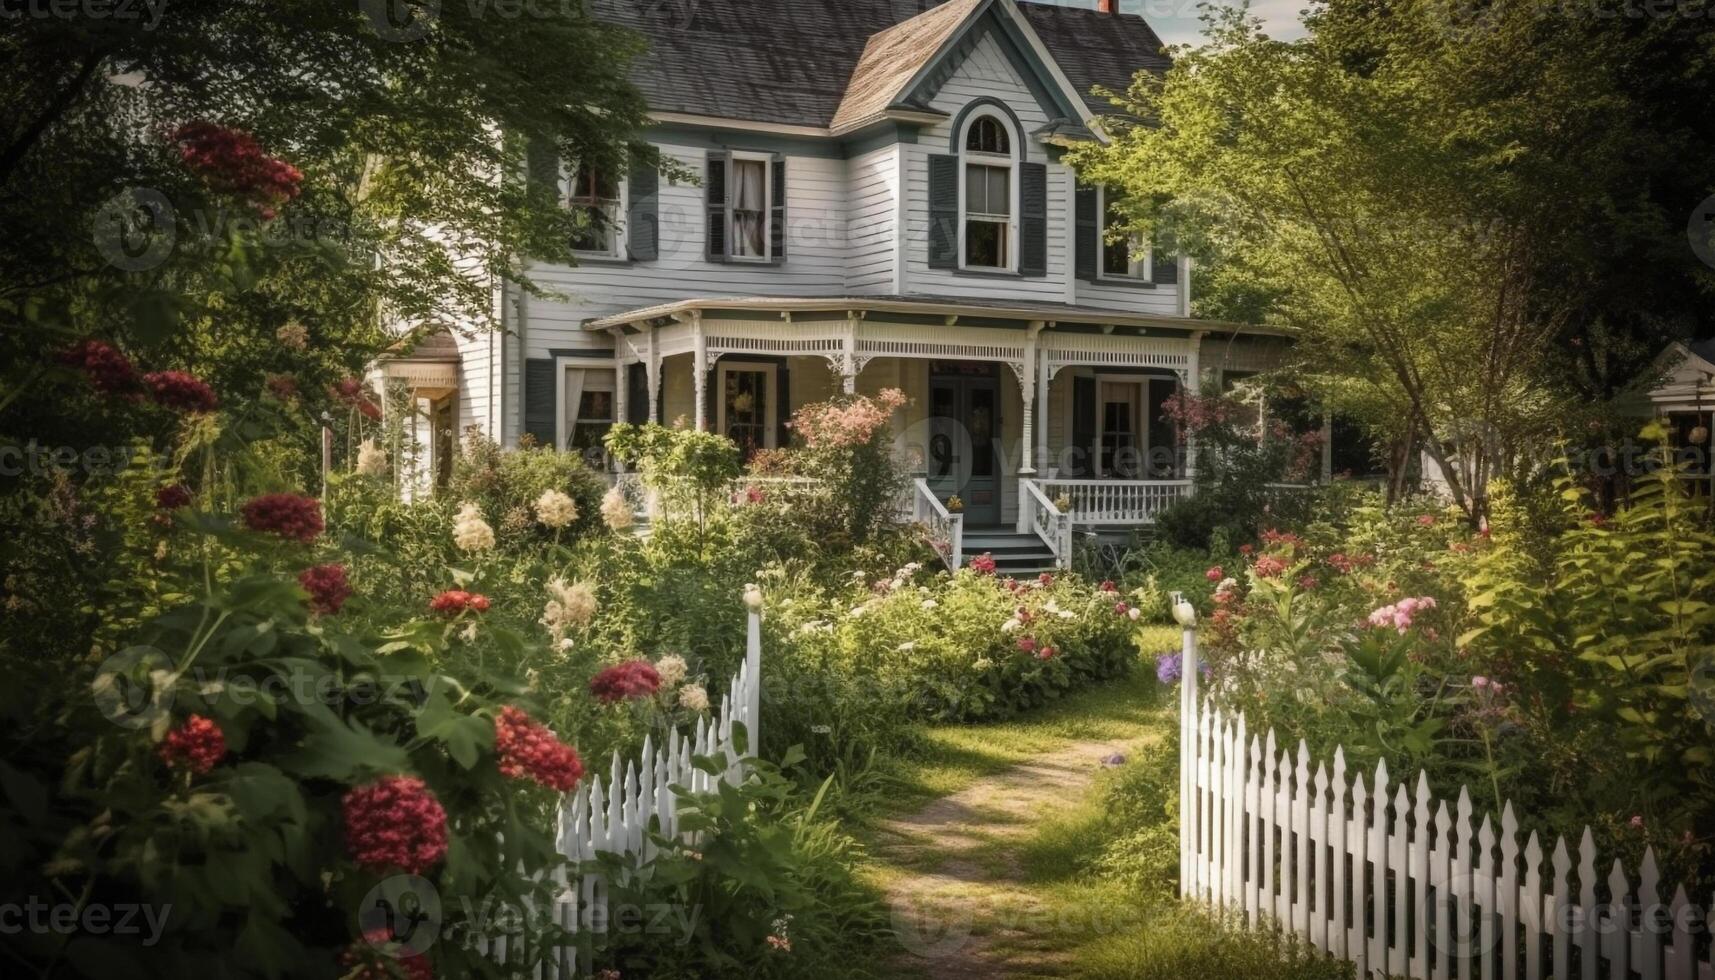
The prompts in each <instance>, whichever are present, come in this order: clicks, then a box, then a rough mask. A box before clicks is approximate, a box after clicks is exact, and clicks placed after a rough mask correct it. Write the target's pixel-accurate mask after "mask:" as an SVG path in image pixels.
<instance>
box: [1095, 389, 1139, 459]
mask: <svg viewBox="0 0 1715 980" xmlns="http://www.w3.org/2000/svg"><path fill="white" fill-rule="evenodd" d="M1149 380H1150V379H1149V376H1148V375H1138V374H1097V375H1096V459H1095V463H1096V467H1097V468H1099V467H1100V466H1101V463H1102V442H1103V440H1104V439H1105V438H1106V436H1107V429H1108V413H1107V411H1106V403H1105V402H1104V401H1103V400H1102V385H1105V384H1113V385H1130V386H1132V387H1133V388H1136V389H1137V393H1136V395H1134V396H1133V397H1134V398H1136V401H1134V402H1133V403H1132V408H1133V410H1134V411H1135V412H1136V413H1137V417H1136V419H1134V421H1135V423H1136V424H1135V425H1134V426H1133V428H1132V433H1131V434H1132V436H1133V437H1134V438H1136V439H1137V445H1136V447H1135V448H1136V450H1137V452H1138V453H1139V457H1140V458H1139V460H1138V463H1139V465H1141V466H1143V469H1144V470H1145V471H1147V470H1148V466H1147V465H1144V464H1147V463H1148V462H1149ZM1100 475H1101V478H1102V479H1104V480H1111V479H1118V477H1116V476H1114V475H1113V474H1111V473H1102V474H1100ZM1147 477H1148V474H1147V472H1144V473H1140V475H1139V476H1138V477H1137V479H1139V480H1142V479H1147Z"/></svg>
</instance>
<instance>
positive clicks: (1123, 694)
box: [878, 626, 1179, 817]
mask: <svg viewBox="0 0 1715 980" xmlns="http://www.w3.org/2000/svg"><path fill="white" fill-rule="evenodd" d="M1137 646H1138V650H1139V651H1140V654H1139V657H1140V661H1139V666H1138V669H1136V670H1134V671H1132V673H1131V674H1130V676H1128V677H1125V678H1123V679H1121V680H1118V681H1115V682H1113V683H1111V684H1103V685H1100V686H1097V687H1092V688H1085V689H1084V690H1081V691H1076V692H1073V693H1071V694H1068V695H1067V696H1066V697H1064V698H1062V699H1061V700H1059V701H1056V702H1054V703H1052V704H1050V705H1048V706H1046V707H1044V708H1041V709H1039V710H1036V711H1033V712H1031V713H1029V714H1027V715H1023V716H1020V717H1018V718H1009V719H1007V720H1005V721H996V722H985V723H980V724H974V725H936V726H926V727H925V728H924V729H923V730H922V733H921V734H922V738H921V744H922V746H923V748H922V750H921V751H920V752H919V753H917V754H916V755H915V756H914V757H912V758H909V759H904V760H895V761H894V762H892V763H891V764H890V765H889V768H888V771H887V772H886V776H887V780H886V782H887V793H886V796H885V800H884V801H883V803H882V806H881V808H880V811H879V814H878V815H879V816H881V817H887V816H895V815H898V814H901V813H908V812H910V811H912V810H916V809H918V808H919V807H921V806H923V805H924V804H926V803H928V802H929V801H931V800H934V799H938V798H940V797H942V796H947V795H949V794H952V793H956V792H958V791H959V790H962V789H964V788H965V787H967V786H969V785H971V784H972V783H974V782H976V781H977V780H979V779H982V778H983V777H985V776H992V775H994V774H995V773H998V772H1001V771H1003V770H1005V769H1009V768H1011V767H1013V766H1015V765H1018V764H1019V763H1021V762H1024V761H1026V760H1028V759H1031V758H1033V757H1035V756H1039V755H1041V754H1043V753H1044V752H1050V751H1053V750H1054V749H1055V748H1057V747H1059V746H1062V745H1065V744H1068V743H1071V742H1078V741H1094V740H1120V739H1127V740H1129V739H1140V738H1146V737H1148V736H1149V735H1150V734H1151V733H1152V732H1154V731H1156V730H1157V728H1158V726H1159V725H1160V719H1159V717H1158V715H1159V706H1160V701H1161V698H1162V696H1163V695H1162V692H1163V688H1162V685H1161V682H1160V681H1158V680H1156V679H1155V669H1154V668H1155V654H1157V653H1160V652H1161V651H1163V650H1171V649H1178V647H1179V629H1178V627H1176V626H1146V627H1144V628H1143V629H1142V630H1140V631H1139V632H1138V638H1137Z"/></svg>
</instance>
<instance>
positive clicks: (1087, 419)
mask: <svg viewBox="0 0 1715 980" xmlns="http://www.w3.org/2000/svg"><path fill="white" fill-rule="evenodd" d="M1072 447H1073V450H1074V451H1073V452H1072V453H1071V454H1070V462H1071V463H1072V465H1071V466H1069V467H1067V468H1068V469H1070V470H1072V471H1073V473H1072V476H1073V478H1074V479H1077V478H1080V477H1089V476H1092V475H1094V474H1095V472H1096V456H1095V452H1096V379H1095V378H1073V379H1072Z"/></svg>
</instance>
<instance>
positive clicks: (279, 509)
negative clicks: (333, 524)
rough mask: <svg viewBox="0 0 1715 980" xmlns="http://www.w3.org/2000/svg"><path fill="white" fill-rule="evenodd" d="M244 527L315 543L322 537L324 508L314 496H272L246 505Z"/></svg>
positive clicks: (284, 494) (283, 494)
mask: <svg viewBox="0 0 1715 980" xmlns="http://www.w3.org/2000/svg"><path fill="white" fill-rule="evenodd" d="M243 517H244V526H245V527H247V528H249V529H250V530H252V531H259V532H261V533H263V534H272V535H275V536H276V537H281V538H285V539H287V540H289V541H301V542H305V543H308V542H311V541H314V540H315V539H316V538H318V537H321V533H322V531H323V530H324V525H323V524H322V505H321V502H320V501H318V500H316V499H315V498H314V497H303V496H299V495H298V494H295V493H268V494H263V495H262V496H260V497H257V498H255V499H253V500H251V501H249V502H248V503H246V504H245V505H244V510H243Z"/></svg>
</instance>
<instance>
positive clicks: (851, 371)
mask: <svg viewBox="0 0 1715 980" xmlns="http://www.w3.org/2000/svg"><path fill="white" fill-rule="evenodd" d="M863 316H864V315H863V312H862V311H861V310H847V311H846V335H845V337H843V338H841V353H840V390H842V391H844V392H845V393H846V394H848V395H855V394H857V371H858V368H857V332H858V322H859V321H861V320H862V319H863Z"/></svg>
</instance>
